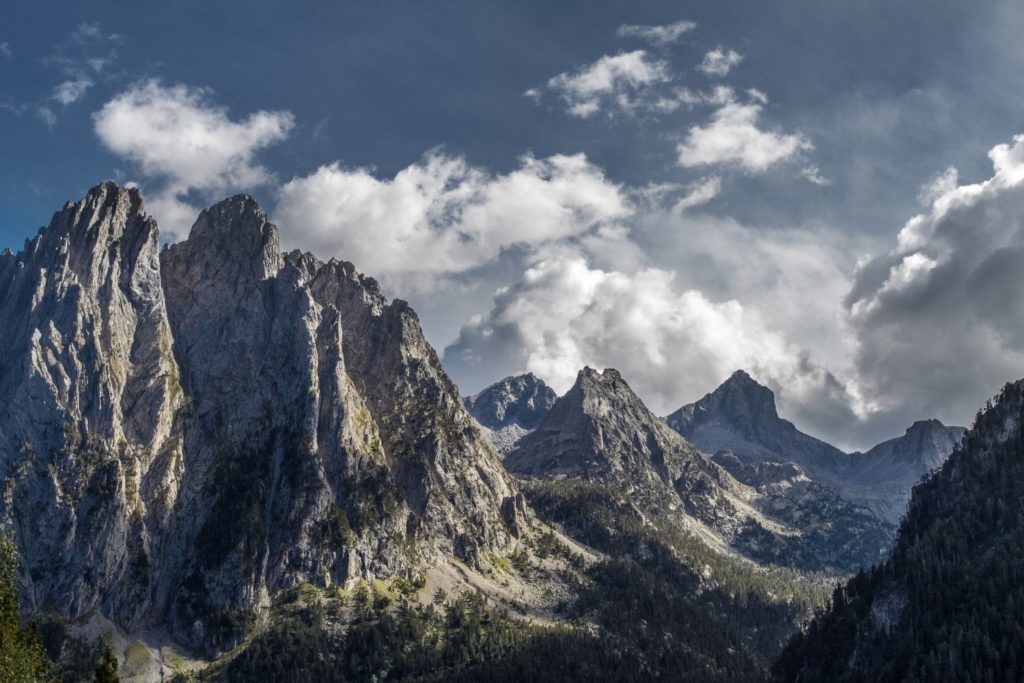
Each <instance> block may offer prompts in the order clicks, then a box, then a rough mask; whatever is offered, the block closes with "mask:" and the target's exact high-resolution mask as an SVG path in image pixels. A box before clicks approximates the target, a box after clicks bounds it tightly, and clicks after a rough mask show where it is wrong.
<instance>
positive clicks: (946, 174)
mask: <svg viewBox="0 0 1024 683" xmlns="http://www.w3.org/2000/svg"><path fill="white" fill-rule="evenodd" d="M959 182H960V174H959V173H958V172H957V170H956V169H955V168H954V167H952V166H950V167H948V168H947V169H946V170H945V171H942V172H941V173H936V174H935V175H934V176H932V177H931V178H929V179H928V182H926V183H925V184H924V185H922V186H921V190H920V191H919V192H918V193H917V201H918V202H920V203H921V204H924V205H925V206H931V204H932V202H934V201H935V200H936V199H938V198H939V197H942V196H945V195H947V194H949V193H950V192H952V191H953V190H955V189H956V187H957V185H958V184H959Z"/></svg>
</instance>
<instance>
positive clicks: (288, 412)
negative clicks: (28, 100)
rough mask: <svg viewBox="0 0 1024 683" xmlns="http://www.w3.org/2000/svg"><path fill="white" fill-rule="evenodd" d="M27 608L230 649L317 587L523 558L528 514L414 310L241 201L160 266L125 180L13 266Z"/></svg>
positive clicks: (18, 491)
mask: <svg viewBox="0 0 1024 683" xmlns="http://www.w3.org/2000/svg"><path fill="white" fill-rule="evenodd" d="M0 329H3V330H4V334H3V335H2V337H0V352H2V354H0V410H2V412H0V467H2V476H3V487H4V488H3V493H4V495H3V500H2V502H0V515H2V517H3V519H4V520H5V521H6V524H7V525H8V526H9V527H11V528H12V529H13V530H14V532H15V536H16V537H17V540H18V542H19V546H20V548H21V550H22V552H23V554H24V556H25V560H26V562H25V564H26V573H25V574H26V575H25V577H24V581H25V584H26V590H25V592H26V597H27V600H26V605H27V607H28V609H30V610H38V609H41V608H43V607H44V606H50V607H53V608H55V609H57V610H58V611H59V612H60V613H61V614H63V615H64V616H65V617H69V618H75V617H78V616H80V615H82V614H85V613H86V612H88V611H90V610H93V609H96V610H98V611H100V612H102V613H103V614H105V615H107V616H110V617H112V618H113V619H114V620H116V621H117V622H119V623H120V624H122V625H124V626H125V627H127V628H129V629H130V630H136V629H139V628H146V627H149V626H155V625H166V626H169V627H170V629H171V631H172V633H173V634H174V635H175V636H176V637H177V638H178V639H179V640H180V641H181V642H182V643H184V644H186V645H190V646H193V647H202V648H210V649H218V648H223V647H225V646H229V645H230V644H231V643H233V642H234V640H235V639H236V638H237V637H239V635H240V634H241V633H242V632H243V631H244V630H245V628H246V627H247V626H248V625H249V623H250V622H251V620H252V619H253V617H254V610H255V609H256V608H258V607H259V606H262V605H266V604H267V602H268V600H269V598H270V596H271V595H273V594H274V593H275V592H276V591H278V590H280V589H282V588H285V587H288V586H291V585H294V584H296V583H298V582H312V583H315V584H319V585H329V584H332V583H345V582H347V581H350V580H353V579H355V578H359V577H372V576H389V575H394V574H403V573H409V572H412V571H415V570H417V569H418V568H420V567H422V566H424V564H426V563H430V562H439V561H444V560H445V558H448V557H452V556H454V557H458V558H462V559H463V560H464V561H466V562H468V563H470V564H473V563H475V562H478V561H479V559H480V558H481V557H483V556H484V555H486V554H487V553H490V552H506V551H507V550H509V549H510V548H511V546H512V544H513V543H514V542H515V537H516V535H517V534H518V533H519V529H520V528H521V525H522V523H523V521H524V520H525V518H526V516H527V514H528V512H527V510H526V507H525V504H524V501H523V498H522V496H521V494H519V492H518V490H517V487H516V484H515V482H514V480H513V479H512V478H511V477H510V476H509V475H508V474H507V473H506V472H505V470H504V468H503V467H502V466H501V463H500V460H499V457H498V455H497V453H496V452H495V451H494V450H493V449H492V448H491V446H490V445H489V444H488V443H487V442H486V440H485V439H484V438H483V437H482V435H481V433H480V431H479V429H478V427H477V425H476V423H475V422H474V421H473V419H472V418H471V417H470V416H469V414H468V413H467V412H466V410H465V408H464V406H463V404H462V401H461V399H460V398H459V395H458V392H457V390H456V388H455V386H454V385H453V384H452V382H451V381H450V380H449V379H448V378H447V376H446V375H445V373H444V370H443V369H442V367H441V364H440V362H439V360H438V358H437V355H436V354H435V353H434V351H433V349H432V348H431V347H430V346H429V344H428V343H427V342H426V340H425V339H424V337H423V334H422V331H421V330H420V325H419V321H418V319H417V318H416V315H415V313H414V312H413V311H412V310H411V309H410V308H409V307H408V305H407V304H405V302H402V301H394V302H388V301H386V300H385V299H384V297H383V296H382V295H381V293H380V290H379V288H378V287H377V285H376V283H375V282H374V281H373V280H372V279H369V278H365V277H363V276H361V275H359V274H358V273H356V272H355V269H354V268H353V266H352V265H351V264H348V263H343V262H338V261H330V262H327V263H324V262H321V261H319V260H318V259H316V258H315V257H313V256H312V255H310V254H303V253H299V252H293V253H290V254H282V253H281V251H280V248H279V245H278V235H277V229H276V228H275V227H274V226H273V225H272V224H271V223H270V222H269V221H268V219H267V217H266V215H265V214H264V213H263V212H262V211H261V210H260V208H259V206H258V205H257V204H256V202H255V201H254V200H253V199H252V198H251V197H248V196H245V195H240V196H237V197H233V198H231V199H228V200H225V201H224V202H222V203H220V204H218V205H217V206H214V207H212V208H210V209H208V210H206V211H204V212H203V213H202V215H201V216H200V217H199V219H198V220H197V221H196V223H195V225H194V226H193V229H192V232H191V234H190V236H189V238H188V239H187V240H185V241H183V242H180V243H178V244H175V245H173V246H171V247H169V248H167V249H166V250H164V251H163V253H162V254H161V253H158V238H157V227H156V224H155V222H154V221H153V220H152V219H151V218H149V217H148V216H146V214H145V211H144V208H143V205H142V200H141V197H140V196H139V194H138V192H137V191H136V190H126V189H122V188H119V187H117V186H116V185H114V184H112V183H105V184H103V185H100V186H98V187H96V188H94V189H93V190H91V191H90V192H89V194H88V195H87V196H86V197H85V198H84V199H83V200H82V201H80V202H78V203H76V204H68V205H67V206H66V207H65V209H64V210H63V211H62V212H60V213H58V214H57V215H55V217H54V219H53V221H52V222H51V224H50V226H49V227H47V228H45V229H43V230H41V231H40V234H39V236H38V237H37V238H36V239H35V240H33V241H31V242H29V243H28V244H27V245H26V248H25V250H24V251H23V252H21V253H19V254H18V255H17V256H15V255H13V254H8V255H4V256H0Z"/></svg>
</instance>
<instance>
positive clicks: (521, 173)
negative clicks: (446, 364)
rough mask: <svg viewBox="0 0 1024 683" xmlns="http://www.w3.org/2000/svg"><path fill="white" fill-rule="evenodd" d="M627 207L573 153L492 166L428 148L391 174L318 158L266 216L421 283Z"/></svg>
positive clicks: (378, 269)
mask: <svg viewBox="0 0 1024 683" xmlns="http://www.w3.org/2000/svg"><path fill="white" fill-rule="evenodd" d="M630 211H631V207H630V202H629V200H628V197H627V196H626V194H625V192H624V191H623V189H622V188H621V187H619V186H618V185H616V184H615V183H612V182H611V181H609V180H608V179H607V178H606V177H605V176H604V174H603V172H602V171H601V170H600V169H599V168H598V167H596V166H594V165H593V164H591V163H590V162H589V161H588V160H587V158H586V157H585V156H584V155H582V154H577V155H573V156H564V155H555V156H552V157H549V158H546V159H536V158H533V157H531V156H526V157H524V158H523V159H522V160H521V162H520V165H519V168H517V169H515V170H514V171H512V172H510V173H508V174H505V175H493V174H490V173H488V172H486V171H484V170H482V169H479V168H475V167H473V166H471V165H469V164H467V163H466V161H465V160H464V159H462V158H460V157H454V156H450V155H446V154H444V153H441V152H438V151H435V152H432V153H430V154H428V155H427V156H426V157H425V158H424V159H423V161H421V162H420V163H416V164H412V165H411V166H408V167H407V168H405V169H402V170H401V171H399V172H398V173H396V174H395V176H394V177H393V178H384V179H379V178H377V177H375V176H374V175H373V174H372V173H371V172H370V171H368V170H366V169H362V168H345V167H343V166H342V165H341V164H338V163H335V164H330V165H327V166H322V167H320V168H319V169H317V170H316V171H315V172H314V173H312V174H310V175H308V176H304V177H299V178H294V179H292V180H291V181H289V182H288V183H286V184H285V185H284V186H283V187H282V188H281V191H280V197H279V202H278V205H277V210H276V217H277V220H278V222H279V223H280V224H281V226H282V228H283V229H284V231H285V232H284V235H285V237H286V239H288V240H290V241H293V242H295V243H297V244H301V245H303V246H304V247H306V248H312V249H313V250H314V251H316V252H317V253H321V254H324V255H333V256H338V257H340V258H343V259H346V260H350V261H352V262H354V263H355V264H356V265H357V266H358V267H359V268H360V269H361V270H364V271H366V272H369V273H373V274H374V275H375V276H380V277H382V278H383V279H384V280H386V281H389V282H392V283H394V282H398V281H402V282H404V283H405V284H406V285H407V286H427V285H428V284H430V283H431V281H432V279H433V278H435V277H437V276H443V275H452V274H457V273H462V272H465V271H468V270H472V269H474V268H478V267H480V266H483V265H484V264H486V263H488V262H489V261H491V260H492V259H494V258H495V257H496V256H497V255H498V254H500V253H501V252H502V251H503V250H505V249H507V248H510V247H513V246H526V247H531V246H538V245H542V244H546V243H550V242H552V241H555V240H560V239H566V238H570V237H574V236H579V235H581V234H583V233H586V232H588V231H593V230H600V229H601V228H606V227H610V226H612V225H613V224H615V223H616V222H617V221H619V220H620V219H622V218H624V217H625V216H627V215H628V214H629V213H630Z"/></svg>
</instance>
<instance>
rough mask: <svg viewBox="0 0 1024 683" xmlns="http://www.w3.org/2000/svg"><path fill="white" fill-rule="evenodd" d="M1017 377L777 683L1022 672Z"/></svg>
mask: <svg viewBox="0 0 1024 683" xmlns="http://www.w3.org/2000/svg"><path fill="white" fill-rule="evenodd" d="M1022 425H1024V380H1021V381H1017V382H1015V383H1012V384H1008V385H1006V387H1004V389H1003V390H1002V392H1001V394H1000V395H999V396H998V397H997V399H996V400H995V404H994V405H992V404H989V406H988V407H987V408H986V409H985V410H984V412H982V413H980V414H979V416H978V418H977V420H976V422H975V424H974V426H973V427H972V428H971V429H970V431H968V432H967V433H966V435H965V436H964V438H963V443H962V445H959V446H957V447H956V448H955V450H954V451H953V453H952V454H951V455H950V456H949V458H948V460H946V462H945V464H944V465H943V466H942V467H941V468H940V469H939V470H937V471H936V472H935V473H934V474H932V475H930V476H928V477H927V478H926V479H925V480H924V481H923V482H922V483H920V484H919V485H918V486H916V487H915V488H914V491H913V495H912V496H911V499H910V505H909V508H908V510H907V516H906V519H905V520H904V522H903V525H902V526H901V527H900V531H899V535H898V537H897V541H896V545H895V547H894V549H893V551H892V554H891V556H890V557H889V559H888V560H887V561H886V562H885V563H883V564H882V565H880V566H878V567H875V568H874V569H872V570H871V571H867V572H861V573H859V574H858V575H857V576H855V577H854V578H853V579H851V580H850V581H849V582H848V583H847V584H846V585H845V586H841V587H838V588H837V589H836V591H835V593H834V596H833V599H832V606H831V609H830V610H828V611H827V612H825V613H823V614H822V615H820V616H819V617H817V618H816V619H815V620H814V621H813V622H811V624H810V625H809V626H808V628H807V630H806V632H804V633H802V634H798V635H797V636H795V637H794V639H793V640H792V641H791V643H790V644H789V646H788V647H787V648H786V650H785V652H784V653H783V655H782V657H781V658H780V659H779V661H778V662H777V663H776V665H775V667H774V668H773V678H774V679H775V680H777V681H807V682H812V681H837V682H842V681H879V682H883V683H884V682H888V681H894V682H895V681H947V680H948V681H953V680H955V681H989V680H993V681H996V680H998V681H1011V680H1020V678H1021V672H1022V671H1024V660H1022V654H1021V653H1022V652H1024V632H1022V630H1021V627H1020V625H1021V624H1022V623H1024V583H1022V582H1021V580H1020V579H1021V576H1020V574H1021V568H1020V558H1021V557H1022V556H1024V516H1022V514H1021V510H1022V509H1024V429H1022Z"/></svg>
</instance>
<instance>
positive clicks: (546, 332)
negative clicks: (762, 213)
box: [445, 256, 834, 414]
mask: <svg viewBox="0 0 1024 683" xmlns="http://www.w3.org/2000/svg"><path fill="white" fill-rule="evenodd" d="M445 361H446V363H447V364H448V365H450V366H454V367H456V368H457V369H458V370H459V371H461V372H462V373H464V374H466V373H471V372H472V369H473V367H479V368H484V369H485V371H486V372H487V373H490V374H491V375H492V376H493V377H500V376H501V374H502V373H504V372H516V371H523V370H528V371H530V372H533V373H535V374H537V375H539V376H540V377H542V378H544V380H545V381H546V382H548V383H550V384H551V386H552V387H553V388H554V389H555V390H556V391H560V392H561V391H564V390H566V389H567V388H568V387H569V386H570V385H571V384H572V382H573V380H574V378H575V377H576V373H577V372H578V371H579V369H580V368H582V367H583V366H584V365H591V366H596V367H601V368H604V367H614V368H616V369H618V370H619V371H621V372H622V373H623V376H624V377H625V378H626V379H627V381H629V382H630V384H631V385H632V386H633V388H634V389H635V390H636V391H637V393H638V394H639V395H640V396H641V397H642V398H643V399H644V400H645V401H646V402H647V403H648V404H649V405H650V406H651V408H652V409H653V410H655V411H656V412H659V413H662V414H665V413H667V412H669V411H671V410H674V409H675V408H678V407H679V405H681V404H682V402H683V400H684V396H686V395H687V394H689V397H688V399H691V400H692V399H693V398H697V397H699V396H700V393H698V392H703V391H706V390H708V389H710V388H712V387H714V386H715V385H716V384H717V383H719V382H721V381H722V380H723V379H725V378H726V377H728V376H729V375H730V374H731V373H732V372H733V371H734V370H736V369H737V368H747V369H748V370H749V371H750V372H752V373H754V374H755V376H757V377H759V378H761V379H762V381H766V382H770V383H772V384H774V385H781V386H785V387H787V392H788V393H789V394H790V395H791V396H792V397H793V398H794V400H797V401H798V400H800V398H803V399H805V400H806V399H807V398H808V397H810V396H820V394H821V393H822V392H823V391H826V390H830V388H829V387H825V385H826V384H827V383H829V382H834V379H833V378H831V377H830V376H829V375H828V373H825V372H824V371H823V370H821V369H820V368H818V367H816V366H814V365H813V364H812V363H810V362H809V361H808V359H807V355H806V353H804V352H803V351H802V350H801V349H800V348H798V347H796V346H795V345H793V344H792V343H790V342H789V341H787V340H786V339H785V337H784V336H783V335H782V334H780V333H779V332H778V331H776V330H774V329H772V328H771V327H770V326H769V325H768V324H767V323H766V321H765V320H764V319H763V318H762V317H761V316H760V315H759V314H758V313H757V312H756V311H754V310H752V309H749V308H747V307H745V306H744V305H741V304H740V303H739V302H738V301H736V300H723V301H713V300H711V299H709V298H708V297H706V296H705V295H704V294H702V293H701V292H700V291H697V290H694V289H681V288H680V287H678V286H677V285H676V283H675V275H674V274H673V273H671V272H669V271H667V270H662V269H658V268H646V269H643V270H640V271H637V272H635V273H633V274H627V273H624V272H617V271H606V270H601V269H596V268H593V267H591V266H590V265H589V264H588V263H587V261H586V260H585V259H584V258H583V257H579V256H577V257H563V258H555V259H549V260H544V261H541V262H538V263H536V264H534V265H533V266H532V267H530V268H529V269H527V270H526V272H525V273H524V274H523V277H522V279H521V280H520V281H519V282H517V283H516V284H515V285H514V286H513V287H510V288H506V289H504V290H501V291H499V292H498V294H497V295H496V296H495V298H494V306H493V308H492V309H491V310H490V312H489V313H488V314H487V315H486V316H478V317H476V318H474V319H472V320H470V321H469V322H468V323H467V324H466V326H465V327H463V329H462V332H461V334H460V337H459V339H458V341H457V342H456V343H455V344H453V345H451V346H450V347H449V348H448V349H447V350H446V352H445Z"/></svg>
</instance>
